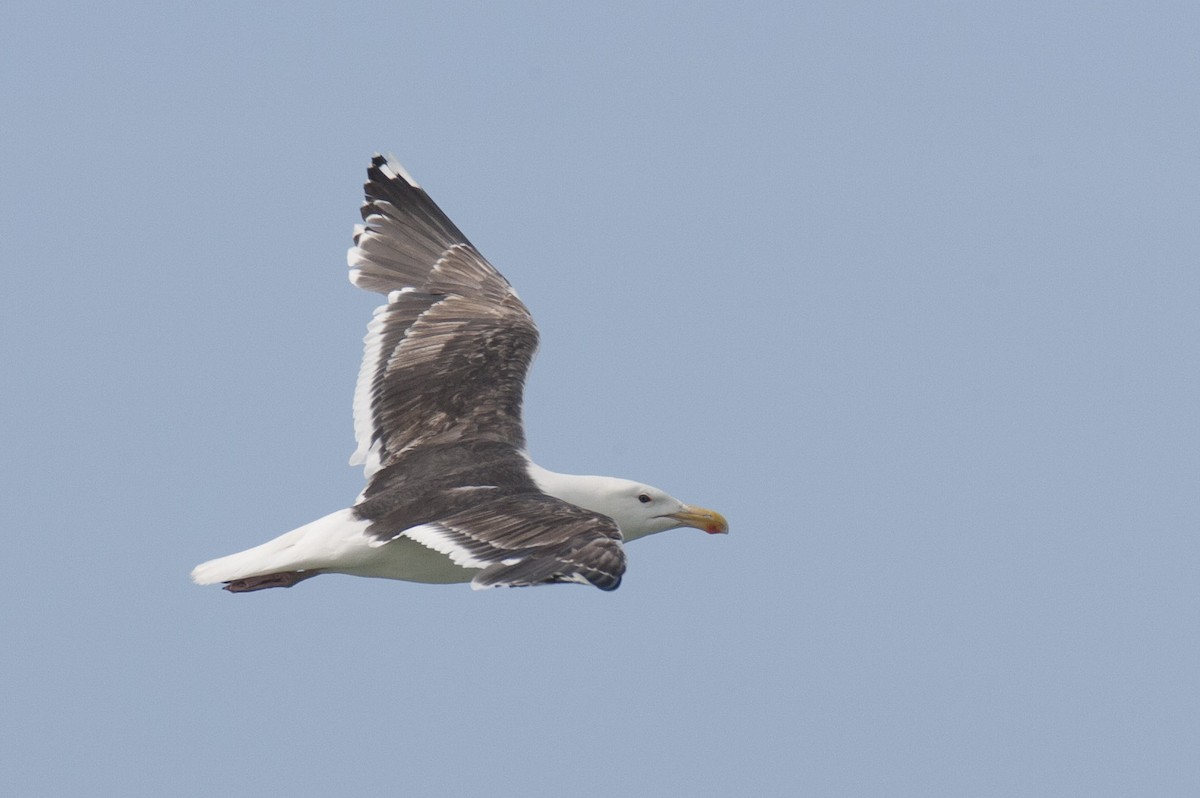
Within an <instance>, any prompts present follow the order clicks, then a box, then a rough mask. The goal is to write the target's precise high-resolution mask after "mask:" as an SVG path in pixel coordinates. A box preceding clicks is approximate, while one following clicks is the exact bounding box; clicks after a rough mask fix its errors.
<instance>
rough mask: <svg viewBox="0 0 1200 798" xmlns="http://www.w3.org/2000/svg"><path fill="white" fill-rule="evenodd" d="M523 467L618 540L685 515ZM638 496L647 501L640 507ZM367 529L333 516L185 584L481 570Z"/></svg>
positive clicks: (605, 480) (674, 523)
mask: <svg viewBox="0 0 1200 798" xmlns="http://www.w3.org/2000/svg"><path fill="white" fill-rule="evenodd" d="M528 467H529V474H530V476H531V477H532V478H533V480H534V482H535V483H536V484H537V486H538V488H539V489H540V490H541V491H542V492H543V493H546V494H549V495H551V496H554V497H556V498H559V499H562V500H563V501H566V502H570V503H571V504H574V505H577V506H579V507H583V508H585V509H587V510H592V511H593V512H597V513H601V514H603V515H607V516H608V517H609V518H612V519H613V520H614V521H616V523H617V526H618V527H620V529H621V534H622V536H623V537H624V538H625V540H626V541H630V540H636V539H637V538H640V537H644V536H646V535H650V534H653V533H655V532H662V531H664V530H666V529H672V528H675V527H678V526H681V523H680V521H679V520H677V519H676V518H672V517H670V515H671V514H672V513H680V512H683V511H686V510H690V509H691V508H689V507H688V506H687V505H685V504H684V503H683V502H680V501H679V500H677V499H674V498H672V497H670V496H668V495H667V494H666V493H664V492H663V491H661V490H658V489H657V488H652V487H650V486H649V485H643V484H641V483H638V482H633V481H630V480H627V479H616V478H614V477H594V476H577V475H574V474H558V473H555V472H553V471H547V470H546V469H544V468H542V467H540V466H537V465H535V464H534V463H532V462H530V463H529V466H528ZM640 496H646V497H649V498H650V499H651V500H650V501H649V502H643V501H641V500H640V499H639V497H640ZM369 525H370V522H369V521H363V520H359V519H358V518H356V517H355V515H354V513H353V511H352V510H338V511H337V512H335V513H330V514H329V515H327V516H325V517H323V518H318V519H317V520H316V521H313V522H311V523H308V524H305V525H304V526H302V527H299V528H297V529H293V530H292V531H291V532H285V533H284V534H282V535H280V536H279V537H277V538H275V539H274V540H270V541H267V542H266V543H263V544H262V545H261V546H255V547H254V548H252V549H246V550H245V551H241V552H238V553H237V554H230V555H229V556H227V557H220V558H218V559H216V560H209V561H208V562H206V563H202V564H200V565H198V566H196V568H195V569H194V570H193V571H192V581H194V582H196V583H197V584H200V585H214V584H218V583H220V582H232V581H234V580H238V579H246V578H249V577H253V576H264V575H266V574H275V573H282V572H287V571H314V570H319V571H321V572H323V573H338V574H350V575H353V576H370V577H377V578H381V579H401V580H404V581H407V582H428V583H437V584H444V583H449V582H470V581H471V580H472V579H473V578H474V577H475V575H476V574H477V573H479V571H480V570H481V567H482V566H473V565H471V564H470V563H469V558H464V557H463V556H461V554H460V553H459V552H457V551H456V550H439V549H437V548H432V547H431V546H430V545H426V544H429V543H434V544H436V543H437V541H436V540H435V539H434V538H433V536H432V535H430V534H428V533H429V532H430V531H431V530H428V529H427V528H425V527H414V528H413V529H411V530H408V531H407V533H406V534H405V535H401V536H399V537H397V538H396V539H394V540H392V541H389V542H387V543H384V544H382V545H381V544H380V542H379V540H378V539H376V538H374V537H371V536H368V535H367V527H368V526H369ZM399 531H400V530H397V532H399ZM418 539H420V540H424V541H425V543H421V542H418Z"/></svg>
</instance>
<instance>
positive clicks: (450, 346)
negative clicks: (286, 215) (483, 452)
mask: <svg viewBox="0 0 1200 798" xmlns="http://www.w3.org/2000/svg"><path fill="white" fill-rule="evenodd" d="M367 177H368V180H367V183H366V184H365V186H364V190H365V193H366V202H365V203H364V204H363V207H362V216H363V220H364V224H363V225H362V226H361V227H359V228H356V230H355V236H354V246H353V247H352V248H351V249H350V252H349V255H348V261H349V264H350V280H351V281H352V282H353V283H354V284H355V285H357V286H359V287H361V288H365V289H367V290H370V291H378V292H380V293H384V294H386V295H387V298H388V300H387V303H386V304H384V305H382V306H381V307H379V308H378V309H376V311H375V316H374V318H373V319H372V321H371V323H370V324H369V325H368V327H367V336H366V338H364V339H363V343H364V350H365V351H364V356H363V363H362V368H361V370H360V371H359V377H358V385H357V388H356V390H355V395H354V430H355V436H356V438H357V441H358V449H357V451H355V453H354V456H353V457H352V458H351V459H350V462H351V464H352V465H359V464H362V465H364V466H365V469H364V471H365V473H366V476H367V478H368V480H370V479H371V478H372V477H373V476H374V475H375V474H376V473H377V472H378V471H380V470H381V469H383V468H386V467H387V466H388V465H390V464H392V463H393V462H395V461H396V459H397V458H398V457H399V456H400V455H402V454H403V453H404V452H406V451H408V450H410V449H413V448H415V447H420V446H423V445H427V444H455V443H465V442H471V441H481V440H485V441H496V442H503V443H507V444H509V445H510V446H512V447H513V448H514V449H522V448H523V447H524V445H525V434H524V430H523V428H522V424H521V402H522V398H523V395H524V386H525V375H526V373H527V372H528V370H529V364H530V362H531V361H532V360H533V355H534V352H535V351H536V350H537V342H538V334H537V328H536V326H535V325H534V323H533V318H532V317H531V316H530V314H529V311H528V309H526V307H525V305H524V303H522V302H521V300H520V299H519V298H518V297H517V294H516V292H515V291H513V289H512V286H511V285H509V283H508V281H507V280H506V279H504V276H503V275H501V274H500V273H499V272H498V271H496V269H495V267H493V266H492V265H491V264H490V263H488V262H487V260H486V259H485V258H484V257H483V256H482V255H480V254H479V252H478V251H477V250H476V249H475V247H474V246H472V244H471V243H470V242H469V241H468V240H467V238H466V236H464V235H463V234H462V232H461V231H460V230H459V229H458V228H457V227H456V226H455V225H454V223H453V222H451V221H450V219H449V218H447V216H446V215H445V214H444V213H442V211H441V210H440V209H439V208H438V207H437V205H436V204H434V202H433V200H431V199H430V198H429V195H428V194H426V193H425V191H424V189H422V188H421V187H420V186H419V185H417V183H416V181H414V180H413V179H412V178H411V177H410V176H409V175H408V174H407V173H406V172H405V171H404V169H403V167H401V166H400V165H399V164H398V163H396V162H395V161H394V160H391V159H389V158H385V157H383V156H378V155H377V156H375V158H374V159H373V160H372V162H371V166H370V168H369V169H368V170H367Z"/></svg>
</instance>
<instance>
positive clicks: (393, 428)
mask: <svg viewBox="0 0 1200 798" xmlns="http://www.w3.org/2000/svg"><path fill="white" fill-rule="evenodd" d="M364 191H365V193H366V201H365V202H364V203H363V206H362V217H363V221H364V224H362V225H358V226H356V227H355V230H354V246H353V247H351V248H350V251H349V254H348V258H347V259H348V261H349V265H350V281H351V282H352V283H354V284H355V285H356V286H358V287H360V288H364V289H366V290H368V291H377V292H379V293H381V294H384V295H385V296H386V297H387V302H386V303H385V304H384V305H382V306H380V307H379V308H377V309H376V310H375V314H374V318H373V319H372V320H371V322H370V324H368V325H367V335H366V337H365V338H364V339H363V343H364V350H365V351H364V356H363V363H362V368H361V370H360V371H359V375H358V384H357V387H356V389H355V393H354V432H355V437H356V438H357V441H358V449H357V451H355V452H354V455H353V456H352V457H351V459H350V463H351V465H362V466H363V468H364V473H365V476H366V481H367V485H366V488H365V489H364V490H363V492H362V493H361V494H360V495H359V496H358V499H357V500H356V501H355V503H354V505H353V506H352V507H350V508H348V509H344V510H338V511H337V512H335V513H331V514H329V515H327V516H325V517H324V518H319V519H317V520H316V521H313V522H311V523H308V524H305V525H304V526H302V527H299V528H297V529H293V530H292V531H291V532H287V533H285V534H283V535H280V536H279V537H277V538H275V539H274V540H270V541H268V542H266V543H263V544H262V545H260V546H255V547H254V548H251V549H247V550H246V551H242V552H238V553H237V554H230V555H229V556H227V557H221V558H219V559H215V560H210V561H209V562H206V563H203V564H201V565H198V566H196V568H195V569H194V570H193V571H192V579H193V581H195V582H196V583H197V584H201V585H211V584H217V583H218V582H224V583H225V589H226V590H229V591H232V592H235V593H241V592H247V591H252V590H262V589H265V588H272V587H291V586H292V585H295V584H296V583H298V582H300V581H302V580H305V579H308V578H310V577H313V576H317V575H320V574H333V573H338V574H351V575H354V576H368V577H379V578H385V579H402V580H406V581H410V582H425V583H453V582H470V583H471V586H472V587H474V588H488V587H499V586H514V587H515V586H521V585H535V584H545V583H553V582H577V583H581V584H590V585H595V586H596V587H598V588H600V589H602V590H613V589H615V588H616V587H617V586H618V585H620V583H621V576H622V574H624V573H625V551H624V546H623V544H624V543H625V542H627V541H630V540H636V539H637V538H640V537H645V536H646V535H652V534H655V533H657V532H663V531H665V530H668V529H674V528H678V527H695V528H697V529H702V530H704V531H705V532H709V533H724V532H727V531H728V529H729V527H728V524H727V523H726V521H725V519H724V518H723V517H722V516H721V514H720V513H717V512H714V511H712V510H706V509H703V508H699V507H693V506H691V505H687V504H684V503H683V502H681V501H679V500H678V499H675V498H673V497H671V496H669V495H668V494H666V493H665V492H663V491H662V490H659V489H658V488H655V487H651V486H650V485H645V484H643V483H641V482H635V481H632V480H628V479H617V478H615V477H602V476H577V475H571V474H558V473H555V472H553V471H549V470H547V469H544V468H541V467H540V466H538V465H536V464H535V463H534V462H533V461H532V460H531V459H530V458H529V455H528V454H527V453H526V451H525V433H524V429H523V426H522V418H521V403H522V396H523V393H524V387H525V376H526V373H527V372H528V370H529V365H530V362H531V361H532V359H533V355H534V351H535V350H536V349H537V345H538V332H537V327H536V326H535V325H534V322H533V318H532V316H530V314H529V311H528V310H527V309H526V307H525V305H524V303H522V302H521V300H520V298H518V296H517V293H516V291H514V290H513V288H512V286H511V285H509V283H508V280H506V279H505V278H504V276H503V275H501V274H500V272H499V271H497V270H496V268H495V267H493V266H492V265H491V264H490V263H488V261H487V260H486V259H485V258H484V257H483V256H482V255H480V254H479V251H478V250H476V249H475V247H474V246H472V244H471V242H470V241H468V240H467V238H466V236H464V235H463V234H462V232H461V231H460V230H459V229H458V228H457V227H456V226H455V225H454V223H453V222H452V221H450V219H449V218H448V217H447V216H446V215H445V214H444V213H442V211H441V209H439V208H438V206H437V205H435V204H434V202H433V200H431V199H430V198H429V195H428V194H426V193H425V190H424V189H422V188H421V187H420V186H419V185H418V184H417V182H416V181H415V180H413V179H412V177H410V176H409V174H408V173H407V172H406V171H405V170H404V168H403V167H402V166H400V164H399V163H397V162H396V161H395V160H394V159H393V158H391V157H384V156H381V155H376V156H375V157H374V158H373V159H372V161H371V166H370V167H369V168H368V170H367V182H366V184H365V185H364Z"/></svg>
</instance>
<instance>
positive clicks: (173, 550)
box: [0, 2, 1200, 797]
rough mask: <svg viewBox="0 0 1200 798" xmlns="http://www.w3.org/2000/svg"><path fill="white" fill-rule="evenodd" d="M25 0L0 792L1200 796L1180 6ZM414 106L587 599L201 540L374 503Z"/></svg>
mask: <svg viewBox="0 0 1200 798" xmlns="http://www.w3.org/2000/svg"><path fill="white" fill-rule="evenodd" d="M1126 5H1127V6H1128V7H1125V8H1122V7H1121V6H1119V5H1110V4H1103V5H1102V4H1081V3H1067V4H1061V3H1021V4H1017V3H1004V4H982V3H923V4H908V5H895V4H887V5H883V4H878V5H877V4H869V5H862V4H855V3H844V2H831V3H826V4H803V3H758V4H740V3H739V4H732V3H730V4H712V3H686V4H683V3H680V4H665V3H664V4H654V3H645V2H639V3H604V4H592V5H589V6H587V7H583V5H582V4H580V5H575V4H566V3H551V2H545V3H511V4H503V5H501V4H478V3H454V2H449V3H448V2H436V3H432V2H430V3H383V4H380V3H370V4H365V3H344V2H343V3H286V4H284V3H275V4H273V3H259V4H246V3H204V4H190V5H185V4H149V3H147V4H122V3H101V4H93V5H90V6H89V5H86V4H80V3H69V4H56V3H46V2H38V3H20V2H15V3H6V4H5V7H4V10H3V11H2V12H0V108H2V113H0V143H2V145H3V146H2V147H0V201H2V209H3V212H2V213H0V253H2V267H3V276H2V278H0V279H2V281H3V290H2V292H0V326H2V335H0V358H2V367H3V374H4V388H3V390H2V391H0V402H2V403H3V404H2V415H0V431H2V434H3V438H2V442H3V457H2V458H0V463H2V464H3V469H4V473H3V491H2V492H0V502H2V503H3V507H2V510H3V518H4V533H3V535H4V537H3V539H4V547H3V551H4V564H3V579H2V580H0V641H2V642H0V669H2V678H0V704H2V708H0V758H2V759H3V767H0V793H3V794H4V795H13V796H66V795H88V796H93V795H94V796H109V795H114V796H115V795H120V796H162V795H171V796H200V795H220V794H233V793H237V794H248V795H253V794H276V793H280V794H288V795H292V796H300V797H303V796H329V795H465V794H487V795H497V796H552V795H560V794H565V793H567V792H569V793H571V794H575V795H585V796H586V795H602V794H603V795H623V796H659V795H690V796H730V795H755V796H759V795H761V796H784V795H871V796H895V795H919V796H935V795H936V796H964V795H971V796H991V795H997V796H999V795H1046V796H1105V795H1135V794H1136V795H1158V796H1166V795H1177V796H1183V795H1195V794H1197V793H1198V792H1200V756H1197V752H1198V751H1200V681H1198V680H1200V677H1198V675H1197V674H1198V673H1200V638H1198V634H1197V633H1198V625H1200V540H1198V538H1197V531H1198V529H1200V412H1198V411H1200V357H1198V355H1200V347H1198V339H1200V314H1198V312H1197V311H1198V308H1200V268H1198V266H1200V56H1197V49H1196V48H1197V42H1198V41H1200V11H1198V10H1197V8H1196V6H1195V5H1194V4H1191V3H1179V4H1155V3H1148V4H1146V3H1143V4H1136V6H1135V5H1134V4H1126ZM375 151H385V152H386V151H391V152H394V153H395V154H396V155H397V156H398V157H399V158H400V159H401V160H402V162H403V163H404V164H405V165H406V166H407V167H408V168H409V170H410V171H411V172H412V173H413V174H414V175H415V176H416V177H417V179H419V180H420V181H421V182H422V183H423V184H424V185H425V186H426V188H428V190H429V191H430V193H431V194H432V196H433V197H434V198H435V200H436V201H437V202H438V203H439V204H440V205H441V206H442V207H443V208H444V209H445V210H446V211H447V213H448V214H449V215H450V216H451V217H452V218H453V219H454V220H455V221H456V222H457V223H458V225H459V226H460V227H461V228H462V229H463V230H464V231H465V232H466V233H467V235H468V236H470V237H471V239H472V240H473V241H474V242H475V243H476V244H477V245H478V246H479V247H480V249H481V250H482V251H483V252H484V254H485V255H487V256H488V257H489V258H490V259H491V260H492V261H493V262H494V263H495V264H497V265H498V266H499V267H500V268H501V270H503V271H504V272H505V274H506V275H507V276H508V277H509V278H510V280H511V281H512V282H513V283H514V285H515V286H516V287H517V289H518V290H519V291H520V293H521V295H522V297H523V298H524V299H525V300H526V302H527V304H528V305H529V306H530V308H531V309H532V310H533V312H534V315H535V317H536V318H537V319H538V321H539V323H540V325H541V329H542V340H543V347H542V351H541V353H540V355H539V357H538V360H537V362H536V363H535V365H534V370H533V374H532V377H531V380H530V384H529V388H528V394H527V402H526V417H527V422H528V423H527V426H528V433H529V438H530V444H531V449H532V452H533V454H534V456H535V457H536V458H537V459H538V460H539V462H541V463H542V464H543V465H546V466H547V467H550V468H553V469H556V470H560V471H570V472H581V473H600V474H612V475H618V476H627V477H632V478H636V479H641V480H645V481H648V482H651V483H653V484H656V485H659V486H661V487H663V488H664V489H666V490H668V491H670V492H672V493H674V494H675V495H677V496H679V497H680V498H683V499H684V500H686V501H691V502H694V503H698V504H701V505H705V506H711V507H714V508H716V509H719V510H721V511H722V512H724V513H725V514H726V515H727V516H728V518H729V520H730V522H731V525H732V532H731V534H730V535H729V536H728V537H724V538H710V537H708V536H706V535H703V534H701V533H699V532H696V531H695V530H680V531H676V532H673V533H666V534H663V535H661V536H658V537H656V538H652V539H649V540H644V541H639V542H637V543H635V544H633V545H632V546H631V547H630V551H629V555H630V564H629V571H628V573H627V575H626V579H625V582H624V584H623V585H622V586H621V589H620V590H618V591H617V592H616V593H614V594H604V593H601V592H600V591H598V590H591V589H583V588H580V587H574V586H563V587H554V588H539V589H528V590H509V591H490V592H485V593H477V592H473V591H471V590H469V589H468V588H467V587H465V586H461V585H459V586H441V587H439V586H424V585H413V584H406V583H400V582H387V581H380V580H365V579H352V578H349V577H323V578H320V579H317V580H314V581H312V582H307V583H304V584H302V585H300V586H298V587H296V588H295V589H292V590H279V591H268V592H264V593H257V594H251V595H242V596H231V595H228V594H226V593H224V592H223V591H221V590H218V589H216V588H207V589H203V588H199V587H196V586H194V585H192V584H191V583H190V582H189V580H188V572H189V571H190V569H191V568H192V566H193V565H195V564H196V563H198V562H200V561H202V560H206V559H209V558H211V557H214V556H218V555H223V554H227V553H230V552H233V551H236V550H240V549H243V548H246V547H248V546H250V545H254V544H257V543H260V542H262V541H264V540H266V539H268V538H270V537H273V536H275V535H277V534H279V533H282V532H284V531H287V530H289V529H291V528H293V527H295V526H298V525H300V524H302V523H304V522H307V521H310V520H312V519H314V518H316V517H318V516H320V515H323V514H325V513H328V512H331V511H333V510H337V509H339V508H342V507H344V506H347V505H348V504H349V503H350V502H352V501H353V498H354V497H355V495H356V494H357V493H358V491H359V490H360V488H361V484H362V482H361V480H362V477H361V471H360V470H359V469H352V468H349V467H347V465H346V460H347V458H348V457H349V455H350V453H351V451H352V450H353V448H354V442H353V432H352V428H351V416H350V400H351V396H352V393H353V387H354V380H355V376H356V373H357V370H358V363H359V358H360V354H361V338H362V336H363V334H364V333H365V329H366V323H367V321H368V319H369V317H370V312H371V310H372V308H373V307H375V305H377V304H378V302H379V298H378V297H376V296H373V295H370V294H367V293H364V292H362V291H359V290H357V289H355V288H353V287H352V286H351V285H350V284H349V282H348V281H347V279H346V266H345V250H346V247H347V246H348V245H349V243H350V233H351V226H352V225H353V224H354V223H355V222H356V221H358V207H359V203H360V202H361V184H362V181H363V179H364V176H365V168H366V165H367V162H368V160H369V158H370V156H371V154H372V153H374V152H375Z"/></svg>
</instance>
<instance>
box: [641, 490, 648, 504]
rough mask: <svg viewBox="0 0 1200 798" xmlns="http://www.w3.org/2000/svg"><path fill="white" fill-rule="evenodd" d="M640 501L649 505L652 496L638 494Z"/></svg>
mask: <svg viewBox="0 0 1200 798" xmlns="http://www.w3.org/2000/svg"><path fill="white" fill-rule="evenodd" d="M638 501H640V502H641V503H642V504H649V503H650V494H648V493H639V494H638Z"/></svg>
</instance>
